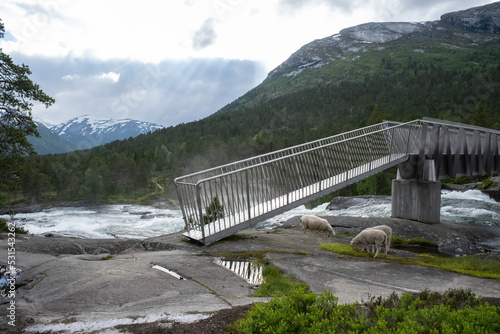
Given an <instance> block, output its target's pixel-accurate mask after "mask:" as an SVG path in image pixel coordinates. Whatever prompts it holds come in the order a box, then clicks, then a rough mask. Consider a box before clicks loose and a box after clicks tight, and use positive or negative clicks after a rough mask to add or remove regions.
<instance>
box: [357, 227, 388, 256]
mask: <svg viewBox="0 0 500 334" xmlns="http://www.w3.org/2000/svg"><path fill="white" fill-rule="evenodd" d="M358 245H362V247H363V248H364V249H368V246H371V245H375V246H376V247H377V251H376V252H375V256H374V258H375V257H377V256H378V253H379V252H380V248H381V247H382V245H384V246H386V245H387V234H385V232H384V231H380V230H374V229H366V230H363V231H361V232H359V234H358V235H357V236H356V237H354V239H352V240H351V247H352V249H356V247H357V246H358ZM385 250H386V253H385V255H387V247H385Z"/></svg>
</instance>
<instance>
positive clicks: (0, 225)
mask: <svg viewBox="0 0 500 334" xmlns="http://www.w3.org/2000/svg"><path fill="white" fill-rule="evenodd" d="M0 232H12V231H11V230H9V226H8V225H7V222H6V221H5V219H2V218H0ZM15 232H16V233H19V234H28V231H27V230H25V229H24V227H16V229H15Z"/></svg>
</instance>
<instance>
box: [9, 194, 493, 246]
mask: <svg viewBox="0 0 500 334" xmlns="http://www.w3.org/2000/svg"><path fill="white" fill-rule="evenodd" d="M354 202H355V203H354V205H352V206H350V207H347V208H343V209H339V210H326V207H327V205H328V203H325V204H322V205H320V206H318V207H316V208H314V209H311V210H308V209H306V208H305V207H304V206H299V207H297V208H295V209H293V210H290V211H288V212H285V213H283V214H280V215H278V216H276V217H274V218H271V219H268V220H266V221H263V222H262V223H259V224H258V225H257V226H256V228H266V227H276V226H279V225H280V222H284V221H286V220H288V219H289V218H291V217H294V216H299V215H303V214H316V215H330V216H356V217H390V215H391V203H390V197H373V198H372V197H369V198H363V199H361V198H360V199H356V200H355V201H354ZM0 218H3V219H6V220H10V219H11V217H10V216H8V215H4V216H0ZM13 219H15V220H16V225H17V226H18V227H24V228H25V229H27V230H28V231H29V232H30V233H32V234H35V235H43V234H46V233H52V234H55V235H60V236H67V237H77V238H136V239H144V238H149V237H154V236H159V235H163V234H169V233H175V232H179V231H182V230H183V229H184V221H183V219H182V213H181V211H180V209H177V210H176V209H158V208H155V207H152V206H139V205H102V206H97V207H84V208H76V207H55V208H51V209H47V210H44V211H42V212H36V213H28V214H17V215H15V216H14V217H13ZM441 220H442V221H446V222H454V223H464V224H474V225H487V226H500V203H497V202H495V201H494V200H492V199H490V198H489V196H488V195H485V194H483V193H482V192H480V191H479V190H468V191H465V192H457V191H445V190H443V191H442V194H441Z"/></svg>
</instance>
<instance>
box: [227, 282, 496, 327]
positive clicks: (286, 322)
mask: <svg viewBox="0 0 500 334" xmlns="http://www.w3.org/2000/svg"><path fill="white" fill-rule="evenodd" d="M337 301H338V298H337V297H335V296H334V295H333V294H332V293H331V292H330V291H324V292H323V293H321V294H320V295H319V296H317V295H316V294H315V293H313V292H311V293H306V292H305V291H304V289H297V290H295V291H293V292H292V293H291V294H290V295H288V296H284V297H281V298H278V297H275V298H273V299H271V301H269V302H268V303H259V304H256V305H255V306H254V307H253V308H252V309H251V310H250V311H249V313H248V314H247V316H246V317H245V318H244V319H242V320H240V321H239V322H237V323H236V324H234V325H233V326H231V332H232V333H347V332H349V333H373V334H374V333H464V334H466V333H470V334H475V333H498V332H499V331H500V307H499V306H489V305H488V304H487V303H484V302H482V301H481V300H480V299H479V298H477V297H476V296H475V295H474V294H472V293H471V292H470V290H468V291H464V290H454V289H451V290H448V291H447V292H445V293H444V294H439V293H430V292H429V291H424V292H422V293H421V294H420V295H418V296H417V295H413V294H409V293H406V294H403V295H402V296H398V295H397V294H396V293H394V292H393V293H392V295H390V296H389V297H388V298H386V299H382V298H381V297H378V298H374V297H373V298H372V299H371V300H370V301H368V302H366V303H363V304H359V303H354V304H345V305H338V304H337Z"/></svg>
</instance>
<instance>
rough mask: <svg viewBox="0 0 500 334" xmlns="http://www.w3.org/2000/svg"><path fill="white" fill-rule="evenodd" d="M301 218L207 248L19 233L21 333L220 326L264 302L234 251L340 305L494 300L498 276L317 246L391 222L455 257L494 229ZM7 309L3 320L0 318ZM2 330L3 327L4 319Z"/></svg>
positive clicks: (499, 289) (168, 239)
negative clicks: (321, 226)
mask: <svg viewBox="0 0 500 334" xmlns="http://www.w3.org/2000/svg"><path fill="white" fill-rule="evenodd" d="M299 218H300V217H293V218H291V219H289V220H287V221H286V222H283V225H282V226H281V227H279V228H275V229H249V230H244V231H241V232H239V233H237V234H236V235H235V236H234V237H230V238H227V239H226V240H223V241H221V242H217V243H214V244H212V245H200V244H198V243H195V242H189V241H187V240H186V239H185V237H183V236H182V233H175V234H169V235H163V236H159V237H155V238H150V239H146V240H130V239H109V240H99V239H75V238H59V237H51V238H44V237H35V236H20V237H19V238H18V240H17V241H16V264H17V265H18V266H19V267H20V268H21V269H22V274H21V278H20V280H19V289H18V294H17V296H16V306H17V310H16V312H17V320H18V327H17V329H21V328H23V327H25V328H28V329H30V330H32V331H34V332H47V331H52V332H55V333H58V332H59V333H62V332H64V331H66V332H68V331H69V332H76V331H80V332H92V331H93V332H100V331H101V330H103V331H104V330H105V328H113V330H117V329H118V328H120V330H122V331H123V332H125V333H127V332H128V333H139V332H141V331H143V332H144V331H147V332H150V331H151V332H155V331H157V332H161V331H162V330H165V328H170V329H171V332H172V333H183V331H186V330H187V332H189V331H191V332H193V331H195V330H198V329H199V330H202V332H203V330H212V329H209V328H219V329H220V328H223V326H224V325H223V324H224V323H226V324H227V323H228V322H231V321H232V320H235V319H237V317H239V316H241V315H243V314H244V312H246V311H247V310H248V309H249V307H248V306H249V305H252V303H255V302H266V301H268V300H269V298H256V297H253V292H254V291H255V289H254V288H255V286H254V285H253V284H250V283H248V282H247V281H246V280H245V279H243V278H242V277H240V276H238V275H236V274H235V273H234V272H232V271H230V270H228V269H225V268H223V267H222V266H220V265H219V264H217V263H216V259H217V258H219V257H221V256H227V254H232V255H231V256H232V257H235V258H237V257H238V254H239V253H245V252H249V251H264V252H266V258H267V260H268V261H269V262H270V263H271V264H272V265H275V266H277V267H278V268H279V269H280V270H281V271H283V272H285V273H287V274H290V275H292V276H293V277H294V278H296V279H298V280H300V281H303V282H305V283H306V284H307V285H308V286H309V287H310V289H311V290H312V291H314V292H317V293H320V292H322V291H324V290H326V289H327V290H330V291H332V292H333V293H334V294H335V295H336V296H337V297H338V298H339V302H340V303H350V302H354V301H361V300H363V299H364V300H366V299H368V298H369V297H370V296H374V295H380V296H388V295H389V294H390V293H392V292H393V291H396V292H397V293H404V292H407V291H410V292H415V291H422V290H424V289H429V290H431V291H438V292H444V291H446V290H447V289H448V288H450V287H453V288H471V289H472V291H473V292H474V293H476V294H478V295H482V296H485V297H488V298H498V297H499V296H500V284H499V283H498V281H496V280H488V279H479V278H474V277H470V276H465V275H459V274H455V273H451V272H447V271H443V270H439V269H434V268H426V267H418V266H405V265H398V264H394V263H386V262H385V261H384V260H383V258H380V259H371V258H370V259H362V258H355V257H350V256H339V255H337V254H334V253H331V252H328V251H324V250H321V249H320V247H319V246H320V245H321V244H323V243H329V242H337V243H345V244H348V243H349V242H350V240H351V238H352V235H354V234H357V233H358V232H359V231H361V230H362V229H364V228H366V227H370V226H374V225H377V224H387V225H389V226H391V227H392V228H393V231H394V234H395V235H397V236H400V237H402V238H406V239H408V238H423V239H426V240H429V241H434V242H437V243H438V244H441V246H440V249H439V250H440V251H442V250H445V251H448V250H447V248H449V249H450V250H449V252H450V255H452V254H454V255H456V254H457V251H458V249H459V248H460V249H462V250H463V249H468V252H472V250H473V249H474V248H472V247H473V246H475V247H478V248H477V249H478V250H480V248H479V247H480V244H481V242H483V241H486V240H489V239H491V238H494V237H496V236H498V230H495V229H491V230H490V229H485V228H482V227H479V228H476V227H471V226H464V225H459V224H448V223H443V224H437V225H427V224H422V223H418V222H413V221H406V220H400V219H390V218H359V217H331V216H326V217H323V218H325V219H327V220H328V221H329V223H330V224H331V225H332V226H333V228H334V230H335V231H336V232H337V235H336V236H335V237H333V238H326V237H325V236H324V235H323V234H317V233H314V232H307V233H303V231H302V230H301V229H300V227H299V226H298V222H299ZM458 241H460V242H461V243H459V242H458ZM478 245H479V246H478ZM7 246H8V245H7V239H5V238H3V239H0V258H1V259H6V256H7V253H6V250H7ZM461 253H463V252H462V251H460V254H461ZM480 254H486V255H488V254H487V253H480ZM389 255H391V256H399V257H412V256H417V255H416V253H414V252H411V251H408V250H401V249H391V250H390V252H389ZM490 256H491V255H490ZM493 256H494V255H493ZM0 261H1V260H0ZM153 266H159V267H162V268H165V269H168V271H172V272H175V273H176V274H178V275H180V276H182V277H183V278H185V279H178V278H176V277H174V276H173V275H169V274H168V273H166V272H164V271H162V270H157V269H155V268H153ZM3 302H5V301H3ZM3 306H5V304H3V305H0V316H1V317H2V318H4V319H5V315H4V313H5V311H6V309H5V307H3ZM212 316H213V318H212ZM183 317H184V319H185V318H188V319H191V320H188V321H187V322H189V324H182V322H186V321H184V320H179V319H183ZM193 317H194V318H195V319H196V320H192V319H193ZM202 319H204V320H202ZM210 319H212V320H210ZM197 320H199V321H198V322H196V321H197ZM96 326H97V327H98V326H101V327H102V328H100V329H99V328H98V329H96V328H97V327H96ZM197 326H198V327H197ZM214 326H215V327H214ZM0 327H1V328H2V329H9V327H6V325H5V324H3V323H0ZM214 330H216V329H214Z"/></svg>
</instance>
